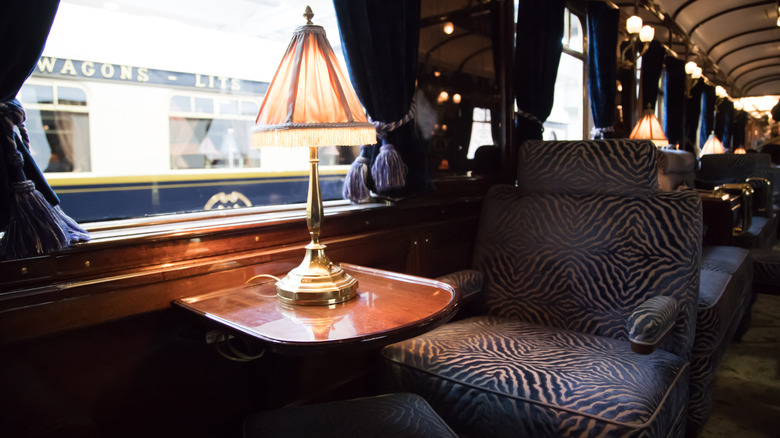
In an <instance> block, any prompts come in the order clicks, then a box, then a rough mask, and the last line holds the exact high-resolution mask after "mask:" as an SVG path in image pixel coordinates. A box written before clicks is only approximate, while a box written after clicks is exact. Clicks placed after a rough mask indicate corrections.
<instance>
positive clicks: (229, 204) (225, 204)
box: [203, 192, 252, 210]
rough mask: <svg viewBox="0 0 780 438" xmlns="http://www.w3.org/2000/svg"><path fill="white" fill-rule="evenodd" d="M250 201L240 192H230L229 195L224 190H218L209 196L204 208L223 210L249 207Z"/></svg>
mask: <svg viewBox="0 0 780 438" xmlns="http://www.w3.org/2000/svg"><path fill="white" fill-rule="evenodd" d="M251 206H252V201H250V200H249V198H247V197H246V196H244V194H243V193H241V192H231V193H230V194H229V195H228V194H226V193H225V192H219V193H217V194H216V195H214V196H212V197H211V198H209V200H208V202H206V205H205V206H204V207H203V209H204V210H224V209H226V208H241V207H251Z"/></svg>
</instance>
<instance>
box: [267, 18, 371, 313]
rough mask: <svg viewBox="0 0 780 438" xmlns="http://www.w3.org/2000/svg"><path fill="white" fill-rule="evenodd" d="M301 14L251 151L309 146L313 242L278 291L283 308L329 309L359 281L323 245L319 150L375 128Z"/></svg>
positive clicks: (349, 142)
mask: <svg viewBox="0 0 780 438" xmlns="http://www.w3.org/2000/svg"><path fill="white" fill-rule="evenodd" d="M303 16H304V17H305V18H306V20H307V23H306V24H305V25H303V26H300V27H298V28H297V29H295V33H294V34H293V38H292V41H290V45H289V46H288V47H287V52H286V53H285V55H284V57H283V58H282V62H281V64H280V65H279V68H278V69H277V71H276V74H275V75H274V78H273V80H272V81H271V84H270V86H269V87H268V90H267V91H266V94H265V99H264V100H263V103H262V104H261V106H260V111H259V112H258V115H257V120H256V122H255V126H254V127H253V128H252V147H266V146H284V147H308V148H309V194H308V198H307V204H306V225H307V227H308V229H309V234H310V235H311V242H310V243H309V244H308V245H306V254H305V256H304V259H303V262H301V264H300V265H299V266H298V267H296V268H295V269H293V270H292V271H290V272H289V273H288V274H287V276H286V277H284V278H283V279H281V280H279V281H278V282H277V283H276V292H277V296H278V298H279V299H280V300H281V301H282V302H285V303H288V304H301V305H330V304H336V303H340V302H344V301H347V300H350V299H352V298H354V297H355V295H356V293H357V286H358V283H357V280H355V279H354V278H353V277H351V276H349V275H348V274H347V273H346V272H344V270H343V269H341V268H340V267H339V266H337V265H334V264H333V263H332V262H331V261H330V259H328V256H326V255H325V245H323V244H322V243H320V229H321V227H322V218H323V207H322V197H321V194H320V186H319V170H318V163H319V158H318V148H319V147H322V146H331V145H333V146H357V145H365V144H374V143H376V129H375V128H374V125H373V124H371V123H369V122H368V120H367V118H366V116H365V113H364V112H363V107H362V106H361V104H360V101H359V100H358V98H357V95H356V94H355V91H354V90H353V89H352V86H351V85H350V82H349V80H348V79H347V76H346V75H345V74H344V72H343V70H342V69H341V67H340V66H339V64H338V60H337V59H336V55H335V54H334V53H333V49H332V48H331V46H330V43H329V42H328V39H327V38H326V36H325V29H324V28H323V27H322V26H317V25H314V24H312V21H311V19H312V17H313V16H314V14H313V13H312V11H311V8H310V7H308V6H307V7H306V11H305V12H304V14H303Z"/></svg>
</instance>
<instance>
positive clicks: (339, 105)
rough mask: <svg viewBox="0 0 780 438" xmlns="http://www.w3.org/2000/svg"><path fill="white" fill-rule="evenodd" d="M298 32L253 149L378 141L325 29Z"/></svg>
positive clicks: (265, 105) (269, 96)
mask: <svg viewBox="0 0 780 438" xmlns="http://www.w3.org/2000/svg"><path fill="white" fill-rule="evenodd" d="M307 18H309V22H308V23H307V24H305V25H303V26H300V27H298V28H297V29H295V32H294V34H293V38H292V40H291V41H290V45H289V46H288V47H287V52H286V53H285V55H284V57H283V58H282V62H281V64H280V65H279V68H278V69H277V71H276V75H274V78H273V80H272V81H271V84H270V85H269V87H268V90H267V91H266V94H265V99H263V103H262V104H261V105H260V111H259V112H258V114H257V120H256V122H255V126H254V127H253V128H252V146H253V147H263V146H310V147H318V146H357V145H364V144H374V143H376V129H375V128H374V125H373V124H371V123H369V122H368V120H367V118H366V116H365V113H364V111H363V107H362V106H361V104H360V101H359V100H358V97H357V95H356V94H355V90H353V89H352V85H351V84H350V82H349V80H347V76H346V75H345V74H344V71H343V70H342V69H341V67H340V66H339V63H338V60H337V58H336V55H335V54H334V53H333V49H332V48H331V46H330V43H329V42H328V39H327V38H326V36H325V29H324V28H323V27H322V26H318V25H314V24H311V18H310V17H307Z"/></svg>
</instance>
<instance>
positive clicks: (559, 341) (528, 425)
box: [383, 317, 688, 436]
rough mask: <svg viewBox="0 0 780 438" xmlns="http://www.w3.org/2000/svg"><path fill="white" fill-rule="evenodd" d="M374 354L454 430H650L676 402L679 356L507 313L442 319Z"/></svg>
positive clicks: (677, 409) (681, 392) (680, 396)
mask: <svg viewBox="0 0 780 438" xmlns="http://www.w3.org/2000/svg"><path fill="white" fill-rule="evenodd" d="M383 355H384V357H385V358H386V359H388V361H389V363H390V364H391V365H392V369H393V370H394V372H395V373H397V374H396V376H395V377H396V381H400V382H403V385H404V390H407V391H413V392H416V393H419V394H421V395H423V396H424V397H425V398H426V399H428V400H429V401H431V403H432V404H433V405H434V406H437V411H438V412H439V414H440V415H442V417H443V418H444V420H445V421H447V422H448V423H449V424H450V425H451V426H452V427H453V428H454V429H455V430H456V431H458V433H461V434H464V435H475V436H479V435H485V434H486V432H487V431H490V432H491V435H493V433H494V434H495V435H494V436H562V435H565V434H566V431H572V430H580V431H582V430H587V431H588V433H589V436H597V435H598V436H601V435H608V436H613V435H612V434H615V435H614V436H618V435H620V436H633V435H634V434H636V435H641V434H646V435H642V436H655V435H656V433H655V431H666V430H668V429H669V428H670V427H671V424H672V423H669V424H665V423H664V424H660V423H661V422H671V421H677V420H678V419H679V416H680V415H683V414H682V413H683V412H684V411H685V409H684V405H685V399H686V396H685V394H686V392H687V372H688V368H687V363H686V361H685V360H683V359H682V358H680V357H678V356H676V355H674V354H671V353H668V352H665V351H661V350H656V351H655V352H654V353H652V354H649V355H640V354H635V353H632V352H631V350H630V346H629V344H628V342H624V341H619V340H615V339H610V338H603V337H598V336H593V335H588V334H584V333H578V332H574V331H568V330H556V329H551V328H547V327H540V326H537V325H534V324H530V323H526V322H521V321H516V320H511V319H504V318H497V317H474V318H469V319H465V320H461V321H457V322H454V323H449V324H447V325H444V326H442V327H439V328H437V329H436V330H433V331H432V332H429V333H427V334H424V335H422V336H418V337H416V338H413V339H410V340H407V341H404V342H400V343H397V344H393V345H390V346H388V347H386V348H385V349H384V350H383ZM669 413H673V414H671V415H670V414H669Z"/></svg>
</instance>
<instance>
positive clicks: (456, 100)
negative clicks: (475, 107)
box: [452, 93, 460, 103]
mask: <svg viewBox="0 0 780 438" xmlns="http://www.w3.org/2000/svg"><path fill="white" fill-rule="evenodd" d="M452 103H460V94H458V93H455V94H453V95H452Z"/></svg>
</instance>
